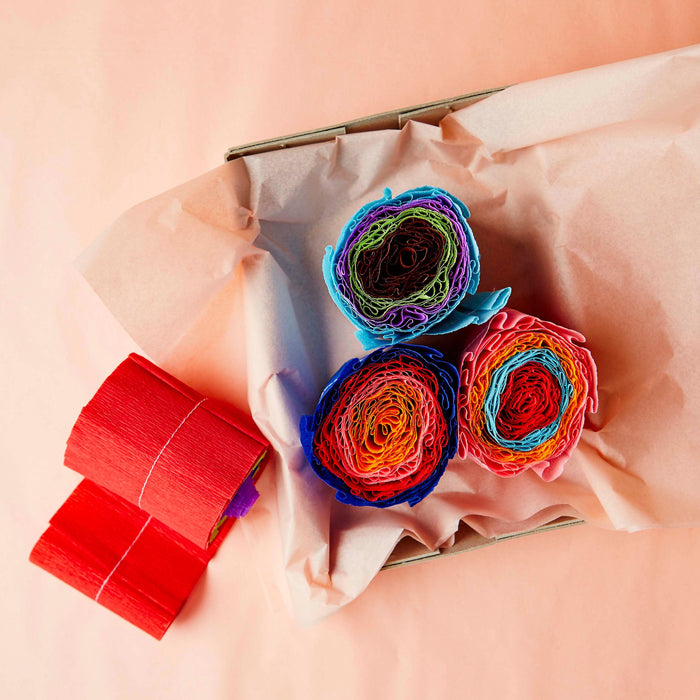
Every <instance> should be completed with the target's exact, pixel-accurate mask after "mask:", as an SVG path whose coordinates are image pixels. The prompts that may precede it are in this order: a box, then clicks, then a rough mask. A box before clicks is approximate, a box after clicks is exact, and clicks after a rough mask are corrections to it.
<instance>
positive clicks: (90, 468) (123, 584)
mask: <svg viewBox="0 0 700 700" xmlns="http://www.w3.org/2000/svg"><path fill="white" fill-rule="evenodd" d="M268 448H269V444H268V442H267V441H266V440H265V438H264V437H263V436H262V434H261V433H260V431H259V430H258V429H257V427H256V426H255V424H254V423H253V422H252V420H251V419H250V418H249V417H247V416H245V415H244V414H243V413H241V412H239V411H237V410H236V409H234V408H233V407H232V406H228V405H227V404H224V403H222V402H220V401H216V400H214V399H208V398H206V397H204V396H202V395H201V394H199V393H197V392H196V391H194V390H193V389H191V388H190V387H188V386H187V385H186V384H183V383H182V382H180V381H178V380H177V379H175V378H174V377H172V376H171V375H169V374H168V373H167V372H164V371H163V370H161V369H159V368H158V367H156V366H155V365H153V364H152V363H151V362H149V361H148V360H146V359H144V358H143V357H140V356H138V355H134V354H132V355H129V357H128V358H127V359H126V360H125V361H124V362H122V363H121V364H120V365H119V366H118V367H117V369H116V370H115V371H114V372H113V373H112V374H111V375H110V376H109V377H108V378H107V379H106V380H105V382H104V383H103V384H102V386H101V387H100V388H99V389H98V391H97V393H96V394H95V396H94V397H93V398H92V400H91V401H90V402H89V403H88V404H87V406H85V408H84V409H83V410H82V412H81V413H80V416H79V418H78V420H77V422H76V424H75V426H74V427H73V431H72V432H71V435H70V437H69V439H68V444H67V446H66V455H65V463H66V465H67V466H69V467H71V468H73V469H75V470H76V471H78V472H80V473H81V474H83V475H84V476H86V477H88V478H86V479H83V481H82V482H81V483H80V484H79V485H78V487H77V488H76V489H75V491H73V493H72V494H71V496H70V497H69V498H68V500H67V501H66V502H65V503H64V504H63V506H62V507H61V508H60V509H59V510H58V512H57V513H56V514H55V515H54V517H53V518H52V519H51V524H50V527H49V528H48V530H46V532H45V533H44V534H43V535H42V537H41V538H40V539H39V541H38V542H37V544H36V545H35V547H34V549H33V550H32V553H31V555H30V561H32V562H34V563H35V564H37V565H38V566H41V567H42V568H44V569H46V570H47V571H48V572H49V573H52V574H54V575H55V576H57V577H58V578H60V579H62V580H63V581H65V582H66V583H68V584H70V585H71V586H73V587H74V588H77V589H78V590H79V591H82V592H83V593H85V594H86V595H88V596H90V597H91V598H93V599H94V600H96V601H97V602H99V603H101V604H102V605H104V606H105V607H107V608H109V609H110V610H112V611H114V612H116V613H117V614H118V615H121V616H122V617H123V618H125V619H126V620H128V621H129V622H132V623H133V624H135V625H137V626H138V627H140V628H141V629H143V630H145V631H146V632H148V633H149V634H151V635H153V636H154V637H156V638H157V639H160V638H161V637H162V636H163V634H164V633H165V631H166V630H167V628H168V627H169V626H170V624H171V623H172V621H173V620H174V619H175V616H176V615H177V613H178V611H179V610H180V608H181V607H182V605H183V604H184V602H185V600H186V599H187V597H188V595H189V594H190V592H191V590H192V588H193V587H194V585H195V583H196V582H197V580H198V579H199V577H200V576H201V575H202V573H203V572H204V570H205V568H206V566H207V563H208V562H209V560H210V559H211V557H212V556H213V555H214V553H215V551H216V549H217V548H218V546H219V544H220V543H221V541H222V539H223V536H224V534H225V533H226V532H227V531H228V529H229V528H230V526H231V523H232V522H233V519H234V518H237V517H242V516H243V515H245V514H246V513H247V512H248V511H249V510H250V508H251V506H252V505H253V503H255V500H256V499H257V496H258V492H257V490H256V488H255V480H256V478H257V477H258V475H259V474H260V471H261V468H262V463H263V459H264V456H265V454H266V452H267V450H268Z"/></svg>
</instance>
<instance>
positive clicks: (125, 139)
mask: <svg viewBox="0 0 700 700" xmlns="http://www.w3.org/2000/svg"><path fill="white" fill-rule="evenodd" d="M129 6H131V7H132V8H133V9H129ZM698 41H700V8H699V7H698V6H697V3H693V2H690V1H688V2H681V1H669V0H657V1H656V2H651V1H649V2H644V3H640V2H638V1H637V0H627V1H622V0H586V1H585V2H584V1H581V2H570V1H569V2H539V3H524V2H522V1H520V2H518V1H515V0H508V1H504V2H498V3H494V2H489V1H488V0H479V1H478V2H471V3H455V4H454V7H453V8H449V7H448V6H446V5H445V4H440V5H430V4H425V3H418V2H412V1H410V0H403V1H402V2H401V3H398V2H397V3H392V4H389V3H385V4H384V7H383V9H382V10H381V11H380V10H379V9H376V8H375V7H374V6H372V7H370V6H368V7H367V8H366V9H365V10H363V11H360V10H359V9H357V7H356V6H353V5H351V4H349V3H346V4H345V5H344V6H343V7H342V8H337V9H335V8H333V7H331V6H330V5H329V4H328V3H320V2H319V3H307V4H305V5H304V7H303V9H302V8H301V7H300V4H299V3H283V2H279V1H278V2H271V3H250V4H249V7H248V6H243V5H241V6H239V7H236V4H235V3H230V2H227V3H224V2H221V3H213V2H207V3H197V4H192V3H178V2H169V3H166V2H151V3H138V4H137V3H124V2H122V3H116V2H94V1H93V2H70V3H68V2H57V1H53V2H50V3H46V2H41V3H40V2H31V1H25V2H17V1H16V0H14V1H13V2H12V3H11V4H9V5H8V4H7V3H5V4H3V6H2V8H0V91H1V92H0V95H1V99H0V202H1V204H0V215H1V216H2V223H1V225H0V226H1V227H0V231H2V234H1V237H0V246H1V252H0V289H1V290H2V296H1V297H0V298H1V299H2V304H0V353H1V354H0V357H1V358H2V372H1V373H0V377H1V378H2V382H3V383H2V389H3V397H4V401H3V404H2V408H1V409H0V430H1V431H2V433H1V436H2V438H3V446H4V450H3V458H2V461H1V462H0V464H1V466H0V468H1V469H2V473H3V478H4V482H3V486H4V488H3V495H2V507H1V508H0V531H1V532H2V538H3V540H2V545H3V548H4V551H5V552H6V555H5V560H6V565H5V569H4V570H3V576H2V578H1V579H0V580H1V583H0V586H1V589H0V590H2V596H0V601H1V602H0V606H1V607H0V615H1V616H2V617H1V618H0V619H2V621H3V634H2V642H1V644H2V647H1V648H0V651H1V652H2V657H1V658H2V659H3V663H2V664H0V688H3V687H4V688H6V691H5V692H4V693H3V696H4V697H12V698H14V697H41V698H43V697H50V698H54V697H64V696H65V697H77V698H81V697H90V698H108V697H115V698H121V697H124V698H126V697H128V698H134V697H136V698H142V697H143V698H150V697H158V698H166V697H193V696H197V697H202V698H209V697H237V698H248V697H250V698H252V697H255V698H259V697H262V698H267V697H280V696H282V695H284V696H285V697H287V696H288V697H312V698H316V697H326V696H328V697H334V698H345V697H347V698H373V697H382V698H384V697H397V698H405V697H440V698H443V697H445V698H450V697H464V696H465V695H469V696H471V697H486V698H500V697H505V698H521V697H523V698H530V697H538V698H550V697H551V698H560V697H567V698H588V697H595V698H608V697H609V698H626V697H630V698H643V697H660V696H663V697H680V698H685V697H696V696H697V691H696V689H697V687H698V685H699V684H700V668H699V667H698V665H697V640H698V632H697V629H698V619H699V616H700V579H699V578H698V577H697V575H696V572H697V571H698V570H700V546H699V545H700V531H698V530H685V531H684V530H676V531H657V532H645V533H638V534H635V535H626V534H620V533H609V532H603V531H598V530H594V529H593V528H591V527H580V528H575V529H569V530H564V531H560V532H555V533H549V534H544V535H538V536H536V537H533V538H526V539H521V540H517V541H513V542H509V543H501V544H499V545H497V546H495V547H491V548H488V549H485V550H480V551H478V552H472V553H469V554H464V555H460V556H456V557H453V558H450V559H446V560H443V561H437V562H430V563H425V564H419V565H415V566H411V567H407V568H405V569H401V570H395V571H390V572H384V573H382V574H380V575H379V576H378V577H377V579H376V580H375V581H374V582H373V583H372V585H371V586H370V588H369V589H368V590H367V591H366V593H364V594H363V595H362V596H361V597H360V598H359V599H358V600H357V601H355V602H354V603H352V604H351V605H349V606H348V607H347V608H346V609H344V610H342V611H340V612H339V613H338V614H337V615H335V616H334V617H332V618H330V619H329V620H327V621H325V622H323V623H321V624H319V625H318V626H316V627H314V628H311V629H308V630H301V629H299V628H298V627H297V626H296V624H295V623H294V622H293V621H292V619H291V617H290V615H289V614H288V612H287V611H286V608H285V605H284V600H283V598H284V589H283V581H282V578H281V575H280V576H278V574H277V572H276V569H275V567H276V564H277V560H276V556H277V555H276V553H275V550H276V547H277V546H278V545H277V543H276V542H275V541H265V542H260V543H256V542H254V541H253V540H252V538H251V536H250V531H245V530H243V529H241V528H239V529H238V530H236V529H234V531H233V532H232V533H231V536H230V537H229V540H228V541H227V542H226V543H225V546H224V547H222V549H221V551H220V552H219V554H218V555H217V557H216V559H215V560H214V562H213V563H212V566H211V567H210V571H209V572H208V574H207V575H206V577H205V579H204V581H203V582H202V583H201V584H200V585H199V586H198V588H197V589H196V590H195V593H194V595H193V598H192V600H191V601H190V602H189V603H188V605H187V606H186V608H185V610H184V611H183V613H182V615H181V616H180V618H179V619H178V621H176V623H175V625H174V626H173V628H172V629H171V630H170V631H169V632H168V634H167V636H166V637H165V639H164V640H163V642H161V643H157V642H155V641H153V640H151V639H150V638H148V637H147V636H146V635H144V634H143V633H141V632H139V631H138V630H135V629H132V628H131V627H130V626H129V625H127V624H126V623H124V622H123V621H121V620H120V619H118V618H116V617H115V616H113V615H111V614H110V613H109V612H107V611H105V610H103V609H101V608H100V607H99V606H96V605H95V604H94V603H92V602H91V601H89V600H88V599H86V598H85V597H83V596H81V595H80V594H78V593H77V592H75V591H73V590H71V589H70V588H68V587H67V586H65V585H63V584H61V583H59V582H58V581H56V580H54V579H52V578H51V577H49V576H48V575H46V574H45V573H43V572H41V571H40V570H39V569H36V568H34V567H31V566H30V565H29V563H28V562H27V557H28V554H29V550H30V549H31V546H32V544H33V542H34V541H35V540H36V539H37V537H38V536H39V535H40V534H41V532H42V531H43V530H44V528H45V527H46V523H47V520H48V518H49V517H50V515H51V514H52V513H53V512H54V511H55V510H56V508H57V507H58V505H59V504H60V503H61V502H62V501H63V500H64V499H65V497H66V496H67V495H68V493H69V492H70V491H71V489H72V488H73V487H74V485H75V484H76V483H77V478H76V476H75V475H74V474H72V473H70V472H69V471H68V470H66V469H63V468H61V466H60V464H61V456H62V453H63V446H64V442H65V438H66V436H67V435H68V432H69V430H70V427H71V425H72V423H73V421H74V420H75V417H76V416H77V413H78V411H79V409H80V407H81V406H82V405H83V404H84V403H85V402H86V401H87V400H88V399H89V397H90V396H91V394H92V393H93V392H94V390H95V389H96V387H97V386H98V384H99V383H100V381H101V379H102V378H103V377H104V376H105V375H106V374H107V373H108V372H109V371H110V370H111V369H112V368H113V366H114V365H116V364H117V362H118V361H120V360H121V359H122V358H123V357H124V355H125V354H126V353H127V352H128V351H129V350H134V349H136V348H135V346H134V344H133V342H132V341H131V340H130V339H129V338H128V337H127V336H126V334H125V333H124V331H123V330H122V329H121V328H120V327H119V326H118V325H117V324H116V322H114V321H113V320H112V319H111V317H110V316H109V314H108V313H107V312H106V310H105V309H104V308H103V307H102V305H101V304H100V302H99V301H98V300H97V299H96V298H95V296H94V295H93V294H92V292H91V291H90V290H89V289H88V288H87V285H86V284H85V283H84V282H83V281H82V280H81V278H80V277H79V275H78V274H77V272H76V271H75V270H74V269H73V267H72V261H73V259H74V258H75V257H76V256H77V255H78V253H79V252H80V251H81V250H82V249H83V248H84V247H85V246H86V245H87V244H88V243H89V242H90V241H91V240H92V239H93V238H94V237H95V235H96V234H97V233H98V232H99V231H100V230H101V229H103V228H104V227H106V226H107V225H108V224H109V223H111V221H112V220H114V219H115V218H116V217H117V216H118V215H119V214H120V213H121V212H122V211H123V210H124V209H126V208H127V207H129V206H130V205H131V204H134V203H136V202H139V201H141V200H143V199H145V198H146V197H148V196H150V195H152V194H157V193H158V192H160V191H162V190H164V189H166V188H168V187H171V186H173V185H176V184H178V183H180V182H182V181H184V180H187V179H189V178H191V177H193V176H195V175H197V174H199V173H200V172H202V171H204V170H207V169H209V168H211V167H214V166H215V165H217V164H219V163H220V162H221V159H222V155H223V152H224V151H225V149H226V148H227V147H229V146H232V145H237V144H242V143H245V142H247V141H251V140H256V139H260V138H265V137H271V136H277V135H280V134H284V133H289V132H294V131H299V130H304V129H308V128H312V127H317V126H324V125H327V124H330V123H334V122H337V121H342V120H345V119H349V118H353V117H358V116H362V115H364V114H369V113H373V112H378V111H381V110H385V109H392V108H395V107H401V106H407V105H411V104H415V103H418V102H423V101H428V100H432V99H437V98H440V97H446V96H450V95H455V94H460V93H464V92H468V91H471V90H477V89H479V88H486V87H492V86H496V85H503V84H508V83H514V82H520V81H524V80H529V79H533V78H538V77H544V76H547V75H552V74H555V73H560V72H565V71H569V70H575V69H578V68H584V67H588V66H593V65H598V64H602V63H607V62H611V61H616V60H621V59H625V58H631V57H634V56H639V55H644V54H648V53H654V52H658V51H664V50H668V49H672V48H676V47H680V46H684V45H688V44H691V43H695V42H698ZM257 517H259V518H262V517H264V513H258V515H257ZM245 562H255V564H256V565H255V566H253V565H252V563H251V564H250V565H248V566H246V565H245V564H244V563H245ZM260 576H265V577H266V581H267V584H266V585H264V586H263V585H261V581H260ZM331 684H333V686H332V685H331ZM332 687H335V690H332Z"/></svg>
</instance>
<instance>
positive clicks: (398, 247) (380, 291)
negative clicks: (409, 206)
mask: <svg viewBox="0 0 700 700" xmlns="http://www.w3.org/2000/svg"><path fill="white" fill-rule="evenodd" d="M444 247H445V241H444V239H443V237H442V235H441V234H440V232H439V231H436V230H435V229H434V228H433V227H432V226H431V225H430V223H429V222H427V221H423V220H422V219H412V218H406V219H404V220H403V221H402V222H401V223H400V224H399V225H398V226H397V227H396V230H395V231H393V232H392V233H390V234H389V235H387V236H386V238H385V239H384V241H383V242H382V244H381V245H379V246H377V247H376V248H372V249H370V250H364V251H362V252H361V253H360V254H359V255H358V258H357V265H356V274H357V277H358V279H359V280H360V284H361V285H362V288H363V289H364V290H365V292H366V293H367V294H369V295H370V296H373V297H381V298H389V299H403V298H404V297H406V296H408V295H409V294H413V293H415V292H418V291H420V290H421V289H423V287H425V285H426V284H428V283H429V282H430V281H431V280H432V279H433V278H434V277H435V275H436V273H437V270H438V266H439V264H440V260H441V259H442V253H443V249H444Z"/></svg>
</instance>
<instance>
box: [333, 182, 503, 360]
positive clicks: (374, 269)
mask: <svg viewBox="0 0 700 700" xmlns="http://www.w3.org/2000/svg"><path fill="white" fill-rule="evenodd" d="M468 218H469V210H468V209H467V207H466V206H465V205H464V204H463V203H462V202H461V201H459V200H458V199H457V198H456V197H454V196H453V195H451V194H449V193H448V192H446V191H445V190H443V189H440V188H438V187H419V188H416V189H412V190H408V191H407V192H404V193H403V194H400V195H398V196H397V197H393V198H392V196H391V190H389V189H386V190H385V191H384V198H383V199H379V200H377V201H374V202H370V203H369V204H366V205H365V206H363V207H362V208H361V209H360V210H359V211H358V212H357V213H356V214H355V215H354V216H353V217H352V218H351V219H350V220H349V221H348V223H347V224H346V225H345V226H344V228H343V230H342V232H341V234H340V237H339V239H338V243H337V245H336V248H335V250H333V248H332V247H328V248H327V249H326V255H325V257H324V260H323V274H324V278H325V281H326V285H327V286H328V290H329V292H330V294H331V297H332V298H333V300H334V301H335V303H336V304H337V305H338V307H339V308H340V309H341V311H342V312H343V313H344V314H345V316H346V317H347V318H348V319H349V320H350V321H351V322H352V323H353V324H354V325H355V326H356V327H357V328H358V331H357V333H356V335H357V337H358V339H359V340H360V342H361V343H362V345H363V347H364V348H365V350H369V349H371V348H376V347H380V346H382V345H386V344H393V343H397V342H400V341H405V340H410V339H412V338H416V337H418V336H420V335H423V334H425V333H431V334H442V333H450V332H452V331H454V330H457V329H459V328H463V327H465V326H467V325H469V324H471V323H484V322H485V321H487V320H488V319H489V318H490V317H491V316H492V315H493V314H494V313H495V312H496V311H498V310H499V309H500V308H502V307H503V306H504V305H505V303H506V302H507V300H508V297H509V296H510V288H505V289H501V290H498V291H496V292H481V293H476V290H477V287H478V285H479V276H480V256H479V249H478V248H477V245H476V241H475V240H474V235H473V233H472V231H471V229H470V228H469V224H468V223H467V219H468Z"/></svg>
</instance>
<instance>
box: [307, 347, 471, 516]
mask: <svg viewBox="0 0 700 700" xmlns="http://www.w3.org/2000/svg"><path fill="white" fill-rule="evenodd" d="M458 379H459V377H458V373H457V369H456V367H454V366H453V365H451V364H450V363H448V362H446V361H444V360H443V359H442V355H441V354H440V353H439V352H438V351H437V350H433V349H432V348H426V347H422V346H420V345H403V344H399V345H394V346H391V347H386V348H382V349H380V350H376V351H374V352H372V353H370V354H369V355H367V356H366V357H364V358H362V359H353V360H350V361H348V362H346V363H345V364H344V365H343V366H342V367H341V368H340V369H339V370H338V372H336V374H335V375H334V376H333V378H332V379H331V380H330V382H329V383H328V385H327V386H326V388H325V389H324V391H323V393H322V394H321V398H320V399H319V401H318V404H317V406H316V410H315V411H314V413H313V414H312V415H310V416H302V418H301V422H300V426H299V427H300V434H301V444H302V446H303V448H304V452H305V454H306V457H307V459H308V460H309V463H310V464H311V467H312V468H313V470H314V471H315V472H316V474H317V475H318V476H319V477H320V478H321V479H322V480H323V481H325V482H326V483H327V484H328V485H329V486H331V487H332V488H334V489H335V490H336V498H337V499H338V500H339V501H341V502H342V503H349V504H351V505H355V506H375V507H377V508H387V507H388V506H393V505H396V504H398V503H408V504H409V505H411V506H413V505H415V504H416V503H418V502H419V501H420V500H422V499H423V498H425V497H426V496H427V495H428V494H429V493H430V492H431V491H432V490H433V489H434V488H435V486H436V485H437V483H438V481H439V480H440V477H441V476H442V475H443V473H444V471H445V467H446V466H447V461H448V460H449V459H450V458H451V457H452V456H453V455H454V454H455V452H456V450H457V420H456V413H455V409H456V391H457V384H458Z"/></svg>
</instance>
